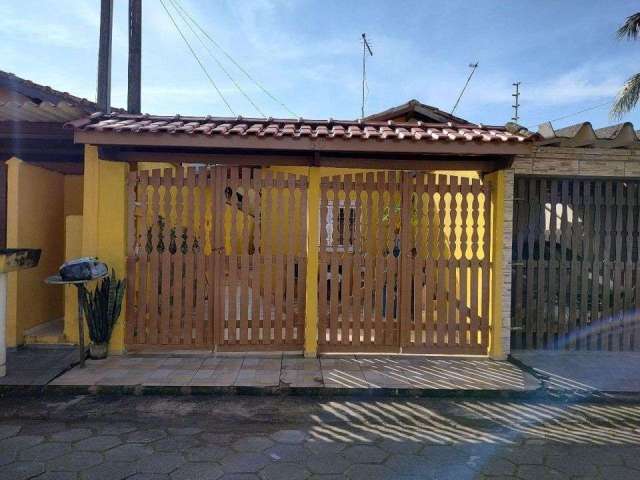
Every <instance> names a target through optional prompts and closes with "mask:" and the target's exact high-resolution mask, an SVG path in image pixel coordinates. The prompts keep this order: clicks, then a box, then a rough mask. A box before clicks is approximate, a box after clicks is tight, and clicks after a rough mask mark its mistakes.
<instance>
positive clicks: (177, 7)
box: [169, 0, 267, 117]
mask: <svg viewBox="0 0 640 480" xmlns="http://www.w3.org/2000/svg"><path fill="white" fill-rule="evenodd" d="M169 3H170V4H172V6H173V8H174V9H175V11H176V12H178V15H180V18H182V21H183V22H184V23H185V24H186V25H187V27H188V28H189V30H191V33H192V34H193V36H194V37H196V38H197V39H198V41H199V42H200V44H201V45H202V47H203V48H204V49H205V50H206V51H207V53H208V54H209V56H210V57H211V58H212V59H213V60H214V61H215V62H216V64H217V65H218V67H220V70H222V71H223V72H224V73H225V75H226V76H227V78H228V79H229V80H230V81H231V83H233V84H234V85H235V87H236V89H237V90H238V91H239V92H240V93H241V94H242V96H244V98H246V99H247V101H248V102H249V103H250V104H251V105H252V106H253V108H255V109H256V110H257V112H258V113H259V114H260V115H261V116H263V117H266V116H267V115H266V114H265V113H264V112H263V111H262V110H261V109H260V107H258V105H256V103H255V102H254V101H253V100H252V99H251V97H250V96H249V95H248V94H247V93H246V92H245V91H244V90H243V89H242V87H241V86H240V84H238V82H236V80H235V78H233V76H231V74H230V73H229V71H228V70H227V69H226V68H224V65H223V64H222V63H221V62H220V60H218V57H216V56H215V54H214V53H213V51H212V50H211V48H209V47H208V46H207V44H206V43H205V42H204V40H202V37H201V36H200V35H199V34H198V32H196V31H195V30H194V29H193V27H192V26H191V24H190V23H189V20H188V19H187V16H185V13H186V12H185V11H184V9H183V8H182V7H181V6H180V5H178V3H177V2H176V1H175V0H169Z"/></svg>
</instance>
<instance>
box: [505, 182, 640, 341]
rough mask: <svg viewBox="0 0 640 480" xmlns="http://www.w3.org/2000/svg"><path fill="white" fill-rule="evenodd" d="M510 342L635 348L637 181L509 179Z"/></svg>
mask: <svg viewBox="0 0 640 480" xmlns="http://www.w3.org/2000/svg"><path fill="white" fill-rule="evenodd" d="M514 195H515V201H514V235H513V288H512V328H513V331H512V337H511V338H512V347H513V348H516V349H522V348H529V349H541V348H546V349H569V350H611V351H617V350H640V323H639V322H638V321H637V315H638V314H637V312H638V307H640V292H638V288H637V287H638V286H639V285H640V269H639V268H638V266H639V258H638V253H639V244H640V182H638V181H635V180H613V179H611V180H604V179H588V178H580V179H567V178H565V179H563V178H547V177H516V183H515V192H514Z"/></svg>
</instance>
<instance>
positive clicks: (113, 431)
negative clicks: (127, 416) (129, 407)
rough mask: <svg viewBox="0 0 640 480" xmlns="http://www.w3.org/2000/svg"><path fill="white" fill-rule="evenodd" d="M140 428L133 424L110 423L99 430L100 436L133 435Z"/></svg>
mask: <svg viewBox="0 0 640 480" xmlns="http://www.w3.org/2000/svg"><path fill="white" fill-rule="evenodd" d="M137 429H138V427H137V426H135V425H134V424H132V423H122V422H116V423H109V424H107V425H104V426H103V427H101V428H99V429H98V432H99V433H100V435H124V434H125V433H131V432H133V431H134V430H137Z"/></svg>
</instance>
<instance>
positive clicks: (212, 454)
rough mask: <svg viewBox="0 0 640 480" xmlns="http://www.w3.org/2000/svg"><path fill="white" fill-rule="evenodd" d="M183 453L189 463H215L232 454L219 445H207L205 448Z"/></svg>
mask: <svg viewBox="0 0 640 480" xmlns="http://www.w3.org/2000/svg"><path fill="white" fill-rule="evenodd" d="M184 453H185V455H186V456H187V460H189V461H191V462H215V461H217V460H220V459H221V458H222V457H224V456H225V455H231V454H232V453H233V452H232V451H231V449H229V448H228V447H224V446H221V445H207V446H206V447H196V448H190V449H188V450H187V451H185V452H184Z"/></svg>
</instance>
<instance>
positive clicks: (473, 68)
mask: <svg viewBox="0 0 640 480" xmlns="http://www.w3.org/2000/svg"><path fill="white" fill-rule="evenodd" d="M469 67H470V68H471V73H470V74H469V77H468V78H467V83H465V84H464V87H462V91H461V92H460V95H458V99H457V100H456V104H455V105H454V106H453V108H452V109H451V115H453V112H455V111H456V108H458V104H459V103H460V99H461V98H462V95H464V91H465V90H466V89H467V86H468V85H469V82H470V81H471V77H473V74H474V73H475V72H476V68H478V62H476V63H470V64H469Z"/></svg>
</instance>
